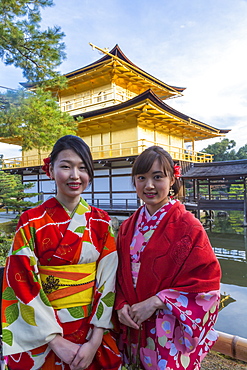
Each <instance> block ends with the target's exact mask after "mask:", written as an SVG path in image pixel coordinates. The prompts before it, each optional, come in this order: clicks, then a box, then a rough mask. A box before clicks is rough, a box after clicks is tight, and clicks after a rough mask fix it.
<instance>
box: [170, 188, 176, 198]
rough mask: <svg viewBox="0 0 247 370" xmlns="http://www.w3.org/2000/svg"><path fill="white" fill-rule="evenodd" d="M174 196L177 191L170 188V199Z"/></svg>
mask: <svg viewBox="0 0 247 370" xmlns="http://www.w3.org/2000/svg"><path fill="white" fill-rule="evenodd" d="M174 195H175V191H174V190H173V188H170V190H169V197H170V198H173V197H174Z"/></svg>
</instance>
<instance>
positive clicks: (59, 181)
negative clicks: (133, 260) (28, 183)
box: [2, 135, 121, 370]
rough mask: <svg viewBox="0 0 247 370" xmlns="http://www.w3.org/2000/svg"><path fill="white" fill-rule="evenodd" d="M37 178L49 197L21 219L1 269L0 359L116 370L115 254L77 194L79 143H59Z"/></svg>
mask: <svg viewBox="0 0 247 370" xmlns="http://www.w3.org/2000/svg"><path fill="white" fill-rule="evenodd" d="M45 163H46V164H45V166H44V170H45V171H46V172H47V174H48V176H50V177H51V178H52V179H54V180H55V182H56V187H57V194H56V197H54V198H52V199H49V200H47V201H46V202H44V203H43V204H41V205H39V206H38V207H35V208H33V209H30V210H28V211H26V212H24V213H23V214H22V215H21V217H20V220H19V224H18V226H17V230H16V235H15V239H14V243H13V246H12V249H11V250H10V253H9V257H8V259H7V262H6V266H5V276H4V282H3V294H2V298H3V300H2V326H3V353H4V356H6V357H7V363H8V368H9V369H10V370H38V369H40V370H83V369H88V370H100V369H108V370H109V369H112V370H118V369H119V367H120V365H121V359H120V355H119V352H118V349H117V346H116V343H115V339H114V336H113V333H112V331H111V329H112V323H111V316H112V308H113V303H114V296H115V273H116V268H117V252H116V248H115V242H114V236H113V233H112V228H111V224H110V218H109V216H108V214H107V213H106V212H104V211H102V210H100V209H97V208H95V207H90V206H89V205H88V204H87V203H86V202H85V201H84V200H83V199H82V198H81V193H82V192H83V191H84V190H85V189H86V188H87V186H88V185H89V183H90V182H91V181H92V179H93V161H92V156H91V153H90V150H89V147H88V146H87V145H86V143H85V142H84V141H83V140H82V139H80V138H79V137H76V136H71V135H68V136H64V137H62V138H61V139H59V140H58V141H57V143H56V144H55V146H54V148H53V150H52V152H51V154H50V157H49V158H46V160H45Z"/></svg>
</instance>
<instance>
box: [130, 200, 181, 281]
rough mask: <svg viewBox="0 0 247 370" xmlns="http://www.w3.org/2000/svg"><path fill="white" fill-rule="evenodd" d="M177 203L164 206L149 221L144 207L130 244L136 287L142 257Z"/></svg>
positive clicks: (172, 201) (171, 202) (172, 202)
mask: <svg viewBox="0 0 247 370" xmlns="http://www.w3.org/2000/svg"><path fill="white" fill-rule="evenodd" d="M174 203H176V200H175V199H174V200H171V201H170V202H168V203H166V204H164V205H163V206H162V207H161V208H160V209H159V210H158V211H157V212H155V213H154V214H153V215H152V217H150V219H149V220H147V217H146V212H147V211H146V210H145V206H143V207H142V209H141V211H140V214H139V217H138V220H137V222H136V227H135V232H134V235H133V239H132V242H131V244H130V256H131V264H132V278H133V283H134V286H136V282H137V278H138V272H139V269H140V262H139V261H140V256H141V253H142V252H143V251H144V249H145V247H146V245H147V243H148V241H149V239H150V238H151V236H152V235H153V233H154V231H155V230H156V229H157V227H158V225H159V223H160V221H161V220H162V219H163V217H164V216H165V215H166V214H167V212H168V211H169V209H170V208H171V207H172V206H173V204H174Z"/></svg>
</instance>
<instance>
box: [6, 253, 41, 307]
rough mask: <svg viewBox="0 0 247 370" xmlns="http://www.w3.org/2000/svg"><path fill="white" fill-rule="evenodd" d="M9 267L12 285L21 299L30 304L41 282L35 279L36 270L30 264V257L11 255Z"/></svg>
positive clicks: (37, 292)
mask: <svg viewBox="0 0 247 370" xmlns="http://www.w3.org/2000/svg"><path fill="white" fill-rule="evenodd" d="M7 269H8V280H9V285H10V287H11V288H12V289H13V290H14V291H15V292H16V296H17V297H18V298H19V299H20V301H22V302H23V303H24V304H28V303H29V302H30V301H32V300H33V298H34V297H36V296H37V295H38V294H39V291H40V284H39V283H38V282H36V281H34V278H35V277H34V274H33V273H34V270H33V267H32V266H30V259H29V258H28V257H26V256H10V257H9V261H8V266H7ZM27 286H28V289H27Z"/></svg>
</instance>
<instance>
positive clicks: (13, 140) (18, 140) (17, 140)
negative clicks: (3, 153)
mask: <svg viewBox="0 0 247 370" xmlns="http://www.w3.org/2000/svg"><path fill="white" fill-rule="evenodd" d="M0 143H6V144H12V145H19V146H21V145H22V140H21V137H19V136H10V137H0Z"/></svg>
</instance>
